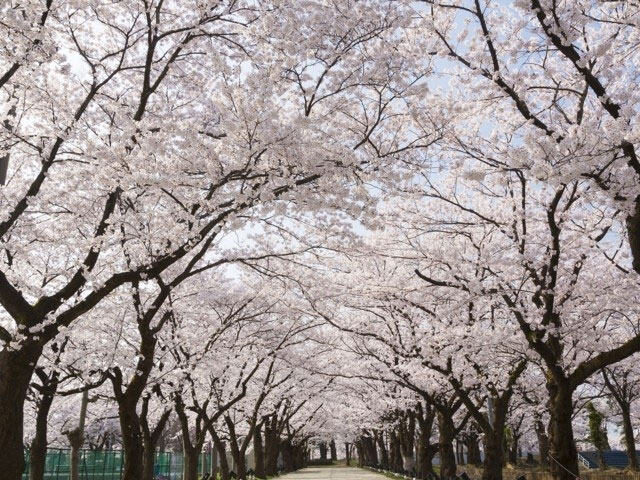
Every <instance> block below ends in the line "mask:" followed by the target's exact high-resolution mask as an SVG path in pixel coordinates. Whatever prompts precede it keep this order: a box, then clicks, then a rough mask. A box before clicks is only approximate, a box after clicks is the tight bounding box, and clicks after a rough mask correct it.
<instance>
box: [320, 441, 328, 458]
mask: <svg viewBox="0 0 640 480" xmlns="http://www.w3.org/2000/svg"><path fill="white" fill-rule="evenodd" d="M318 449H319V450H320V460H323V461H324V460H326V459H327V444H326V443H324V442H320V443H319V444H318Z"/></svg>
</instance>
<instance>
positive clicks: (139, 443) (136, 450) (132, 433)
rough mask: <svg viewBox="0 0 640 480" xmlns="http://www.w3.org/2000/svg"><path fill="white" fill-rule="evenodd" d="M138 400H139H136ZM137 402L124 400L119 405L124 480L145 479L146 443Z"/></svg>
mask: <svg viewBox="0 0 640 480" xmlns="http://www.w3.org/2000/svg"><path fill="white" fill-rule="evenodd" d="M136 400H137V399H136ZM136 407H137V401H136V402H134V401H132V400H130V399H128V398H125V399H122V400H121V401H120V402H119V405H118V415H119V417H120V430H121V432H122V450H123V452H124V467H123V470H122V480H140V479H141V478H143V468H142V466H143V463H144V462H143V457H144V442H143V438H142V428H141V422H140V417H139V416H138V413H137V412H136Z"/></svg>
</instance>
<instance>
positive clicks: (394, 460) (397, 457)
mask: <svg viewBox="0 0 640 480" xmlns="http://www.w3.org/2000/svg"><path fill="white" fill-rule="evenodd" d="M389 462H390V463H391V470H392V471H394V472H400V471H401V470H402V453H401V451H400V441H399V440H398V436H397V435H396V433H395V431H393V430H392V431H391V432H389Z"/></svg>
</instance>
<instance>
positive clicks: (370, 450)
mask: <svg viewBox="0 0 640 480" xmlns="http://www.w3.org/2000/svg"><path fill="white" fill-rule="evenodd" d="M362 446H363V447H364V454H365V457H366V460H365V463H366V464H368V465H378V464H379V462H378V450H377V449H376V444H375V443H374V441H373V438H371V437H370V436H366V437H362Z"/></svg>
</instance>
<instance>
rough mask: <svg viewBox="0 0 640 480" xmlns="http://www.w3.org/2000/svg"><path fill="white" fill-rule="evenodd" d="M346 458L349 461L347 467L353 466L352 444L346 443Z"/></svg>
mask: <svg viewBox="0 0 640 480" xmlns="http://www.w3.org/2000/svg"><path fill="white" fill-rule="evenodd" d="M344 456H345V459H346V461H347V467H350V466H351V444H349V442H345V443H344Z"/></svg>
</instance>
